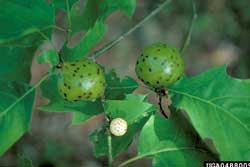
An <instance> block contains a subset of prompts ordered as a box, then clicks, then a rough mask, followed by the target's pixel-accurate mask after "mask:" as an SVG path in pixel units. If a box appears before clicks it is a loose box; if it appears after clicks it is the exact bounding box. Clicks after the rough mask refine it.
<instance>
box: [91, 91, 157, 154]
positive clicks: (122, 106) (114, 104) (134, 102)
mask: <svg viewBox="0 0 250 167" xmlns="http://www.w3.org/2000/svg"><path fill="white" fill-rule="evenodd" d="M141 96H143V95H141ZM144 99H145V96H143V98H142V97H140V96H138V95H129V96H127V98H126V99H125V100H107V101H106V102H105V103H104V104H105V105H104V110H105V113H106V115H107V116H108V117H109V118H110V119H111V120H112V119H114V118H123V119H124V120H126V121H127V123H128V131H127V133H126V134H125V135H124V136H121V137H116V136H112V154H113V156H117V155H118V154H119V153H121V152H122V151H125V150H126V149H127V148H128V147H129V145H130V144H131V142H132V141H133V138H134V137H135V135H136V133H137V132H138V131H139V130H140V129H141V128H142V126H143V125H144V124H145V123H146V121H147V120H148V118H149V117H150V115H151V114H152V112H153V111H155V110H156V109H155V107H154V106H153V105H152V104H149V103H147V102H145V100H144ZM90 140H91V141H92V142H93V144H94V154H95V156H97V157H99V156H105V155H107V153H108V145H107V134H106V132H105V127H103V129H101V130H96V131H94V132H93V133H92V134H91V135H90Z"/></svg>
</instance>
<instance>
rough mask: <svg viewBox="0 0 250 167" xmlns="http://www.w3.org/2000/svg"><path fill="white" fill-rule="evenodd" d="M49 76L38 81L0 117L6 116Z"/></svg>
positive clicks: (47, 75)
mask: <svg viewBox="0 0 250 167" xmlns="http://www.w3.org/2000/svg"><path fill="white" fill-rule="evenodd" d="M49 76H50V74H46V75H45V76H44V77H43V78H42V79H41V80H39V81H38V82H37V83H36V84H35V85H34V86H33V87H31V88H30V89H29V90H28V91H27V92H25V93H24V94H23V95H22V96H21V97H19V98H18V99H17V100H16V101H15V102H14V103H12V104H11V105H10V106H9V107H8V108H6V109H5V110H4V111H3V112H1V113H0V117H1V116H2V115H4V114H6V113H7V112H8V111H9V110H11V109H12V108H13V107H15V105H17V104H18V103H19V102H20V101H21V100H23V99H24V98H25V97H26V96H27V95H28V94H30V93H31V92H32V91H33V90H35V89H36V88H37V87H38V86H39V85H40V84H41V83H42V82H43V81H45V80H46V79H47V78H48V77H49Z"/></svg>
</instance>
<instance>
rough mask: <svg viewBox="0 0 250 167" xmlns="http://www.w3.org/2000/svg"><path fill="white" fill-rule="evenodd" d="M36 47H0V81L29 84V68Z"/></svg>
mask: <svg viewBox="0 0 250 167" xmlns="http://www.w3.org/2000/svg"><path fill="white" fill-rule="evenodd" d="M35 50H36V47H30V48H19V47H0V53H1V55H2V58H1V61H0V66H1V68H0V77H1V79H2V80H9V81H21V82H26V83H27V82H29V81H30V78H31V72H30V66H31V63H32V59H33V56H34V52H35Z"/></svg>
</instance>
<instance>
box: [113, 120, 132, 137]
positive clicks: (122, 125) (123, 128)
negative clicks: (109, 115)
mask: <svg viewBox="0 0 250 167" xmlns="http://www.w3.org/2000/svg"><path fill="white" fill-rule="evenodd" d="M127 129H128V124H127V121H125V120H124V119H122V118H115V119H113V120H112V121H111V123H110V132H111V133H112V134H113V135H115V136H123V135H124V134H125V133H126V132H127Z"/></svg>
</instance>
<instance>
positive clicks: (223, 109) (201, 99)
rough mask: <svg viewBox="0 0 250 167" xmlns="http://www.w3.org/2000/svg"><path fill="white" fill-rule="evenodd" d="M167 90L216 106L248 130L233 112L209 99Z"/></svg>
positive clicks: (249, 130)
mask: <svg viewBox="0 0 250 167" xmlns="http://www.w3.org/2000/svg"><path fill="white" fill-rule="evenodd" d="M168 90H169V91H172V92H175V93H177V94H182V95H184V96H187V97H190V98H192V99H196V100H199V101H201V102H203V103H207V104H209V105H211V106H213V107H214V108H215V109H216V108H218V109H220V110H222V111H223V112H224V113H226V114H227V115H229V116H230V117H231V118H232V119H234V120H235V121H237V122H238V123H239V124H240V125H241V126H242V127H243V128H244V129H246V130H247V131H248V132H250V129H249V128H248V127H247V125H245V124H244V123H243V122H242V121H241V120H240V119H239V118H237V117H236V116H234V115H233V114H231V113H230V112H227V110H226V109H225V108H223V107H221V106H218V105H217V104H215V103H212V102H211V101H209V100H205V99H203V98H201V97H199V96H194V95H191V94H188V93H185V92H181V91H178V90H174V89H168Z"/></svg>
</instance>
